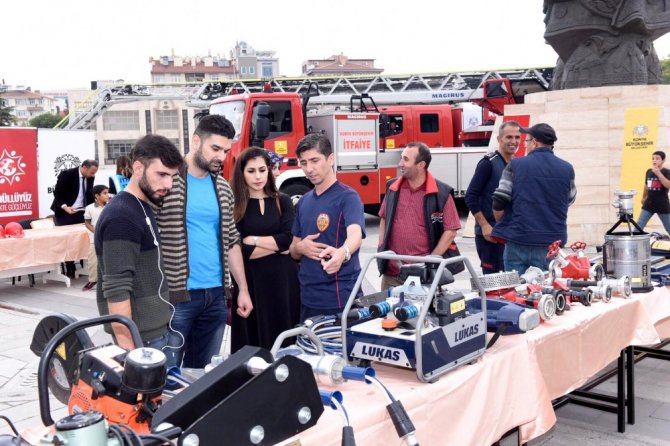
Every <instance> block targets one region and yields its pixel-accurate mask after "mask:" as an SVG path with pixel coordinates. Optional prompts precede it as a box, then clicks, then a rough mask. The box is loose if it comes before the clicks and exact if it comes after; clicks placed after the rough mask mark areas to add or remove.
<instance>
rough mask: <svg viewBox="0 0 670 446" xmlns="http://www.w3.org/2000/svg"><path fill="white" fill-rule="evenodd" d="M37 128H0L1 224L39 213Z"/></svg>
mask: <svg viewBox="0 0 670 446" xmlns="http://www.w3.org/2000/svg"><path fill="white" fill-rule="evenodd" d="M37 197H38V192H37V129H17V128H0V224H1V225H5V224H7V223H9V222H10V221H20V220H25V219H30V218H38V217H39V203H38V198H37Z"/></svg>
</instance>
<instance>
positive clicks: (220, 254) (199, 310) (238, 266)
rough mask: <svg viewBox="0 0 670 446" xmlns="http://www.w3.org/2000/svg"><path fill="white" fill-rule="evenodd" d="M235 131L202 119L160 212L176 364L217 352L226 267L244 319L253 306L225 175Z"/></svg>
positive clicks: (217, 119)
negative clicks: (172, 312) (232, 278)
mask: <svg viewBox="0 0 670 446" xmlns="http://www.w3.org/2000/svg"><path fill="white" fill-rule="evenodd" d="M234 136H235V129H234V128H233V125H232V124H231V123H230V121H228V120H227V119H226V118H224V117H223V116H219V115H210V116H206V117H204V118H202V120H201V121H200V123H199V124H198V127H197V128H196V129H195V132H194V135H193V138H192V140H191V146H192V148H193V149H192V150H191V151H190V152H189V153H188V154H187V155H186V157H185V161H186V168H187V169H186V171H183V172H180V173H178V174H177V175H175V176H174V178H173V187H172V193H171V194H170V195H168V196H167V197H166V199H165V202H164V203H163V206H162V207H161V209H160V210H159V211H158V213H157V218H156V219H157V221H158V225H159V227H160V230H161V247H162V250H163V255H164V258H165V269H166V271H165V276H166V278H167V282H168V286H169V289H170V302H171V303H172V304H173V305H174V316H173V319H172V321H171V326H170V328H171V331H170V346H171V347H172V348H173V352H174V353H175V355H174V356H175V357H174V362H175V363H176V365H177V366H179V365H183V367H192V368H203V367H205V365H207V364H208V363H209V362H210V360H211V357H212V356H213V355H216V354H219V351H220V350H221V344H222V341H223V332H224V328H225V326H226V319H227V308H226V303H225V299H224V295H225V293H226V289H227V288H228V286H229V283H228V276H229V274H228V272H230V273H231V274H232V275H233V277H234V278H235V282H236V283H237V285H238V288H239V290H238V292H239V294H238V297H237V303H238V313H239V315H240V316H242V317H247V316H248V315H249V314H250V313H251V311H252V309H253V305H252V303H251V297H250V296H249V290H248V288H247V282H246V278H245V275H244V263H243V260H242V250H241V247H240V235H239V233H238V232H237V229H236V228H235V222H234V221H233V204H234V201H233V192H232V190H231V188H230V185H229V184H228V182H227V181H226V180H225V179H224V178H223V176H222V175H221V165H222V163H223V161H224V160H225V159H226V155H227V153H228V152H229V151H230V146H231V143H232V139H233V137H234ZM182 357H183V364H181V363H182ZM168 358H169V359H171V358H170V356H169V355H168ZM170 365H172V363H170Z"/></svg>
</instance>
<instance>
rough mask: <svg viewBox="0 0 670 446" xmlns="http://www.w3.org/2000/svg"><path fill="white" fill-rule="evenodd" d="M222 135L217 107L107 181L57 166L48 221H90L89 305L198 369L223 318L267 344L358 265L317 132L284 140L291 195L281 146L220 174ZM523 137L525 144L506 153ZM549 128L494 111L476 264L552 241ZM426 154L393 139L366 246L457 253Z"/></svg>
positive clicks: (359, 221) (348, 198)
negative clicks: (395, 145) (295, 188)
mask: <svg viewBox="0 0 670 446" xmlns="http://www.w3.org/2000/svg"><path fill="white" fill-rule="evenodd" d="M234 135H235V130H234V128H233V126H232V124H231V123H230V122H229V121H228V120H227V119H226V118H224V117H222V116H216V115H210V116H206V117H204V118H203V119H201V120H200V122H199V124H198V126H197V128H196V129H195V132H194V134H193V136H192V140H191V147H192V148H193V149H192V150H191V151H190V152H189V153H188V154H186V156H185V157H182V155H181V154H180V153H179V151H178V149H177V148H176V147H175V146H174V144H173V143H172V142H170V141H169V140H168V139H166V138H164V137H162V136H158V135H147V136H145V137H143V138H141V139H140V140H138V141H137V143H136V144H135V146H134V148H133V149H132V152H131V153H130V156H129V157H123V158H122V159H120V160H119V161H118V162H117V172H116V174H115V175H114V176H113V177H111V178H110V184H109V187H107V186H95V187H93V177H94V175H95V172H96V170H97V167H98V165H97V163H96V162H95V161H93V160H87V161H84V163H82V165H81V166H80V167H79V168H74V169H70V171H65V172H63V173H62V174H61V175H60V176H59V178H58V184H57V186H56V191H55V193H54V195H55V199H54V204H53V209H54V210H55V212H56V224H72V223H75V222H80V220H81V222H84V223H85V224H86V227H87V228H88V229H89V230H90V231H91V234H92V245H91V255H90V256H89V268H91V271H90V273H89V281H88V283H87V284H86V285H85V288H86V289H92V288H95V289H96V299H97V304H98V309H99V312H100V314H109V313H115V314H121V315H124V316H127V317H128V318H131V319H132V320H133V321H134V322H135V323H136V324H137V326H138V328H139V331H140V334H141V336H142V340H143V342H144V343H145V345H147V346H153V347H156V348H159V349H162V350H163V351H164V352H165V353H166V356H167V358H168V364H169V365H171V366H182V367H194V368H202V367H204V366H205V365H206V364H207V363H208V362H209V361H210V359H211V357H212V356H213V355H215V354H218V353H219V352H220V350H221V345H222V340H223V334H224V328H225V325H226V324H228V325H230V326H231V351H232V352H235V351H237V350H238V349H240V348H242V347H243V346H245V345H255V346H260V347H264V348H270V347H271V346H272V344H273V343H274V341H275V339H276V338H277V336H278V335H279V334H280V333H281V332H283V331H285V330H288V329H290V328H292V327H294V326H296V325H297V324H299V323H301V322H303V321H305V320H306V319H308V318H312V317H314V316H317V315H335V314H337V313H339V312H341V311H342V309H343V307H344V306H345V304H346V302H347V299H348V298H349V296H350V294H351V292H352V290H353V288H354V285H355V283H356V280H357V278H358V276H359V274H360V272H361V267H360V261H359V251H360V247H361V244H362V240H363V239H364V238H365V237H366V231H365V218H364V213H363V203H362V201H361V199H360V197H359V195H358V194H357V193H356V191H355V190H354V189H352V188H351V187H349V186H347V185H345V184H343V183H341V182H340V181H339V180H338V179H337V178H336V175H335V171H334V169H333V167H334V161H335V158H334V153H333V148H332V146H331V143H330V141H329V140H328V138H327V137H326V136H325V135H323V134H309V135H307V136H305V137H304V138H303V139H302V140H301V141H300V142H299V144H298V146H297V149H296V156H297V158H298V162H299V165H300V167H301V168H302V170H303V172H304V174H305V176H306V178H307V179H308V180H309V181H310V182H311V183H312V185H313V189H312V190H311V191H309V192H308V193H306V194H305V195H304V196H303V197H302V198H301V200H300V201H299V202H298V203H297V204H296V205H295V206H294V205H293V203H292V201H291V199H290V197H288V196H286V195H284V194H282V193H280V192H279V191H278V188H277V185H276V183H275V176H276V175H277V174H278V172H279V168H280V167H281V165H282V162H283V159H282V157H280V156H279V155H277V154H275V153H273V152H270V151H267V150H266V149H263V148H259V147H250V148H247V149H246V150H244V151H243V152H242V153H241V154H240V156H239V157H238V159H237V160H236V162H235V165H234V168H233V175H232V178H231V180H230V182H228V181H226V180H225V179H224V178H223V175H222V174H221V171H222V165H223V163H224V161H225V159H226V157H227V156H228V152H229V151H230V148H231V144H232V140H233V138H234ZM523 135H525V147H526V155H525V156H522V157H515V154H516V152H517V150H518V148H519V145H520V142H521V138H522V137H523ZM556 140H557V136H556V133H555V131H554V129H553V128H552V127H551V126H549V125H547V124H544V123H541V124H536V125H534V126H532V127H528V128H526V127H522V126H521V125H519V124H518V123H516V122H514V121H509V122H505V123H504V124H503V125H501V126H500V128H499V130H498V134H497V141H498V149H497V150H496V151H494V152H492V153H490V154H488V155H486V156H484V157H483V158H482V159H481V161H480V162H479V164H478V165H477V168H476V171H475V174H474V177H473V178H472V181H471V183H470V186H469V188H468V190H467V193H466V196H465V201H466V204H467V206H468V208H469V210H470V212H472V214H473V216H474V219H475V222H476V224H475V244H476V248H477V253H478V255H479V258H480V261H481V268H482V272H483V273H484V274H488V273H494V272H498V271H511V270H516V271H520V272H521V271H525V270H526V269H527V268H528V267H529V266H537V267H540V268H542V269H546V268H547V259H546V255H547V247H548V245H550V244H551V243H552V242H554V241H555V240H562V241H564V242H565V241H567V240H566V239H567V213H568V207H569V206H570V205H571V204H572V203H573V202H574V200H575V197H576V188H575V181H574V180H575V173H574V169H573V167H572V165H570V164H569V163H568V162H566V161H564V160H562V159H560V158H559V157H558V156H556V154H555V153H554V150H553V145H554V143H555V142H556ZM664 160H665V154H664V153H663V152H656V153H654V156H653V166H652V168H651V169H649V171H648V172H647V174H646V176H645V184H646V186H647V188H646V189H645V193H644V196H643V203H644V205H645V207H644V208H643V215H642V217H641V219H640V220H641V223H640V224H641V225H642V226H644V224H645V223H646V221H647V220H648V217H649V216H651V214H652V213H658V214H659V215H660V216H661V219H662V221H663V222H664V224H665V223H666V221H665V220H664V218H666V217H667V216H668V215H670V204H668V186H670V171H668V170H667V169H665V168H663V161H664ZM430 163H431V152H430V150H429V148H428V147H427V146H426V145H425V144H423V143H421V142H414V143H410V144H408V145H407V146H406V147H405V148H404V149H403V150H402V154H401V157H400V161H399V173H400V175H399V176H398V177H397V178H393V179H392V180H390V181H389V182H388V184H387V186H386V194H385V197H384V200H383V203H382V205H381V208H380V211H379V217H380V227H379V242H378V250H379V251H386V250H391V251H394V252H395V253H397V254H402V255H412V256H427V255H435V256H440V257H449V256H453V255H457V253H458V247H457V246H456V243H455V238H456V233H457V231H458V230H459V229H460V228H461V224H460V219H459V216H458V213H457V210H456V206H455V203H454V198H453V194H452V188H451V187H450V186H449V185H448V184H445V183H444V182H441V181H439V180H438V179H436V178H435V176H434V175H433V174H432V173H431V172H430V171H429V167H430ZM111 192H114V193H115V197H114V199H113V200H111V201H110V200H109V197H110V193H111ZM81 211H83V212H81ZM645 218H646V219H645ZM666 229H667V228H666ZM378 267H379V272H380V275H381V276H382V288H388V287H392V286H397V285H400V284H401V283H402V282H401V280H400V279H399V277H398V274H399V264H398V263H397V262H388V261H379V262H378ZM227 303H228V304H229V306H227V305H226V304H227ZM107 329H108V330H109V332H110V333H111V334H112V335H113V336H114V338H115V340H116V342H117V343H118V344H119V345H120V346H122V347H124V348H132V347H133V345H132V340H131V337H130V333H129V332H128V330H127V328H126V327H124V326H122V325H120V324H111V326H110V327H108V328H107Z"/></svg>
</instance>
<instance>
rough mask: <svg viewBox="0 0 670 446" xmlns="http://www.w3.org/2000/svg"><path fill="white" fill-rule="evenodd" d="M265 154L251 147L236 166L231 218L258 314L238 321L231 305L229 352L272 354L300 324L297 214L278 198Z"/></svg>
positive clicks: (283, 197) (287, 199)
mask: <svg viewBox="0 0 670 446" xmlns="http://www.w3.org/2000/svg"><path fill="white" fill-rule="evenodd" d="M271 170H272V167H271V162H270V157H269V156H268V154H267V152H266V151H265V150H264V149H261V148H258V147H250V148H248V149H246V150H245V151H244V152H242V154H241V155H240V157H239V158H238V159H237V161H236V163H235V168H234V172H233V178H232V189H233V194H234V195H235V209H234V211H233V216H234V219H235V223H236V225H237V230H238V231H239V232H240V236H241V237H242V256H243V257H244V272H245V274H246V277H247V284H248V286H249V294H250V295H251V301H252V302H253V305H254V311H253V312H252V313H251V315H250V316H249V317H247V318H246V319H245V318H242V317H240V316H238V315H237V308H235V306H236V305H235V302H236V299H233V300H232V302H233V308H232V311H231V313H232V330H231V352H235V351H237V350H239V349H240V348H242V347H243V346H245V345H254V346H259V347H263V348H267V349H269V348H271V347H272V344H273V343H274V341H275V339H276V338H277V336H278V335H279V333H281V332H283V331H285V330H288V329H290V328H293V327H294V326H295V325H296V324H297V323H298V322H299V321H300V285H299V283H298V269H297V264H296V263H295V262H294V261H293V259H292V258H291V256H290V255H289V253H288V248H289V245H290V244H291V240H292V238H293V237H292V235H291V227H292V226H293V218H294V210H293V204H292V203H291V199H290V197H288V196H287V195H284V194H280V193H279V192H278V191H277V187H276V186H275V182H274V177H273V176H272V174H271Z"/></svg>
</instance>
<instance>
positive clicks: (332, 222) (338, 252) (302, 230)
mask: <svg viewBox="0 0 670 446" xmlns="http://www.w3.org/2000/svg"><path fill="white" fill-rule="evenodd" d="M296 155H297V156H298V160H299V161H300V167H301V168H302V170H303V172H304V173H305V175H306V176H307V178H308V179H309V181H310V182H311V183H312V184H313V185H314V189H312V190H311V191H310V192H308V193H307V194H305V195H304V196H303V197H302V199H301V200H300V201H299V202H298V204H297V206H296V210H295V221H294V223H293V229H292V231H291V232H292V233H293V242H292V243H291V247H290V251H291V256H292V257H293V258H294V259H296V260H300V274H299V279H300V300H301V302H302V306H301V311H300V319H301V320H302V321H304V320H305V319H307V318H310V317H312V316H316V315H332V314H336V313H339V312H341V311H342V309H343V308H344V306H345V305H346V303H347V299H348V298H349V295H350V294H351V291H352V289H353V287H354V284H355V283H356V279H357V278H358V274H359V273H360V271H361V265H360V261H359V259H358V250H359V248H360V247H361V242H362V240H363V237H365V218H364V214H363V202H362V201H361V198H360V197H359V196H358V194H357V193H356V191H355V190H353V189H352V188H351V187H349V186H347V185H345V184H342V183H340V182H339V181H338V180H337V178H335V172H334V171H333V165H334V162H335V156H334V154H333V149H332V147H331V144H330V141H329V140H328V138H327V137H326V136H325V135H322V134H316V133H315V134H310V135H307V136H305V137H304V138H303V139H301V140H300V142H299V143H298V147H297V148H296Z"/></svg>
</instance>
